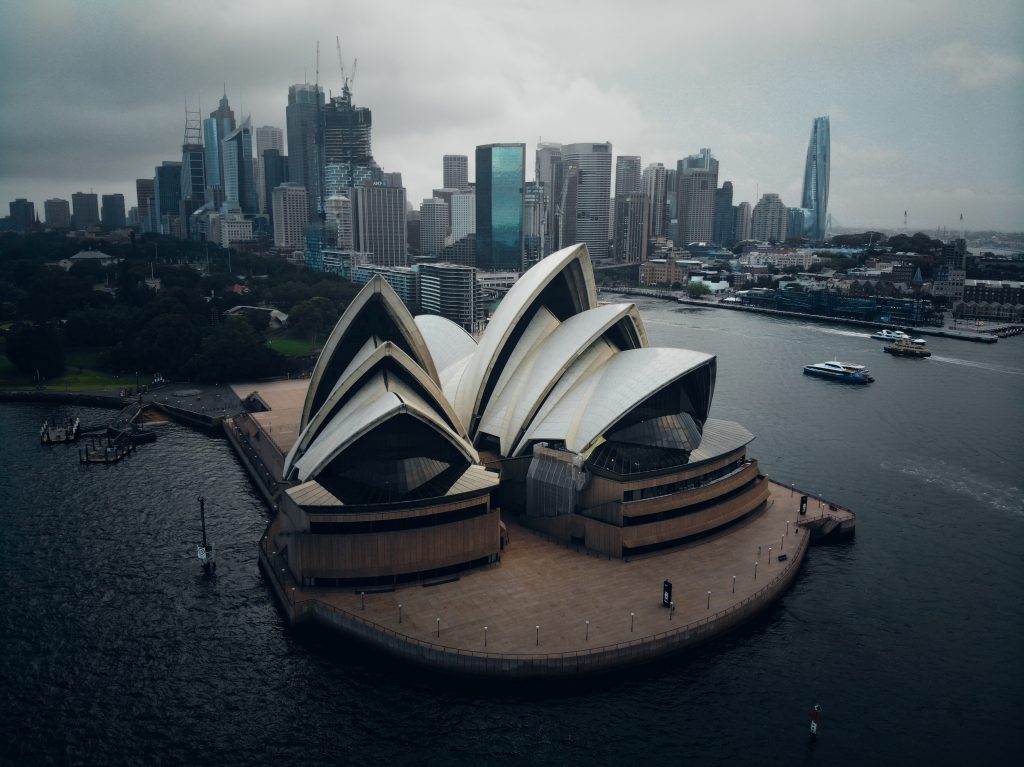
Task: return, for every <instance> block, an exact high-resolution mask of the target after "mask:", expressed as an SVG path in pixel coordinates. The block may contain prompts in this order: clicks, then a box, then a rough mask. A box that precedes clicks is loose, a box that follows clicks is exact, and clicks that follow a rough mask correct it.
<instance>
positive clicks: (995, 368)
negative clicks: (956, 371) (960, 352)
mask: <svg viewBox="0 0 1024 767" xmlns="http://www.w3.org/2000/svg"><path fill="white" fill-rule="evenodd" d="M931 359H933V360H935V361H936V362H945V363H946V364H948V365H963V366H964V367H969V368H980V369H981V370H991V371H992V372H994V373H1008V374H1009V375H1014V376H1024V370H1020V369H1019V368H1008V367H1005V366H1003V365H993V364H992V363H991V362H975V361H974V360H961V359H957V358H956V357H940V356H938V355H935V354H933V355H932V356H931Z"/></svg>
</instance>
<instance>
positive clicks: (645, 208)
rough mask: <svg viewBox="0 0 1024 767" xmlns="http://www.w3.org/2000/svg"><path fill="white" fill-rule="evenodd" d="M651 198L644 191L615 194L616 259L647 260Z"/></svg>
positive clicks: (623, 260)
mask: <svg viewBox="0 0 1024 767" xmlns="http://www.w3.org/2000/svg"><path fill="white" fill-rule="evenodd" d="M650 207H651V202H650V198H649V197H648V196H647V195H646V194H645V193H644V192H628V193H625V194H617V195H615V260H616V261H618V262H620V263H624V264H639V263H643V262H644V261H646V260H647V238H648V229H647V227H648V224H649V222H650V213H651V211H650Z"/></svg>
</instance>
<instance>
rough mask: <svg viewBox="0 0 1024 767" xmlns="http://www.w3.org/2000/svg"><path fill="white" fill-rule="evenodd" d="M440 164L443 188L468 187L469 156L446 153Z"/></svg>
mask: <svg viewBox="0 0 1024 767" xmlns="http://www.w3.org/2000/svg"><path fill="white" fill-rule="evenodd" d="M441 164H442V173H443V176H444V188H445V189H469V157H467V156H466V155H464V154H446V155H445V156H444V157H443V158H442V159H441Z"/></svg>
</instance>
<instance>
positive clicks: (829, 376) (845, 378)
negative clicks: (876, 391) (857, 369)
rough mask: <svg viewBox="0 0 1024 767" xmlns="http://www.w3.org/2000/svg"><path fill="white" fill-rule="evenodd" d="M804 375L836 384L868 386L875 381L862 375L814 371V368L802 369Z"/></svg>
mask: <svg viewBox="0 0 1024 767" xmlns="http://www.w3.org/2000/svg"><path fill="white" fill-rule="evenodd" d="M804 375H807V376H813V377H815V378H824V379H825V380H827V381H836V382H838V383H846V384H869V383H871V382H873V381H874V380H875V379H874V378H872V377H871V376H865V375H862V374H851V373H846V374H844V373H832V372H829V371H827V370H815V369H814V368H804Z"/></svg>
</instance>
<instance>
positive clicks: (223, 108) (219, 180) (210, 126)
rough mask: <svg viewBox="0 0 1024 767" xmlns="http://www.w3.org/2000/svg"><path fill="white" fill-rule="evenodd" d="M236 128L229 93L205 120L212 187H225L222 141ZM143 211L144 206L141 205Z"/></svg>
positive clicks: (208, 167)
mask: <svg viewBox="0 0 1024 767" xmlns="http://www.w3.org/2000/svg"><path fill="white" fill-rule="evenodd" d="M234 129H235V113H234V112H233V111H232V110H231V107H230V106H228V94H227V93H225V94H224V95H223V96H221V99H220V104H219V105H218V107H217V108H216V109H215V110H214V111H212V112H210V116H209V118H207V119H206V120H203V143H204V145H205V150H206V163H205V165H206V185H207V186H208V187H210V188H216V189H221V188H223V187H224V166H223V162H222V159H221V142H222V141H223V140H224V139H225V138H227V137H228V136H229V135H230V134H231V132H232V131H233V130H234ZM139 210H140V211H141V210H142V208H141V207H140V208H139Z"/></svg>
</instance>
